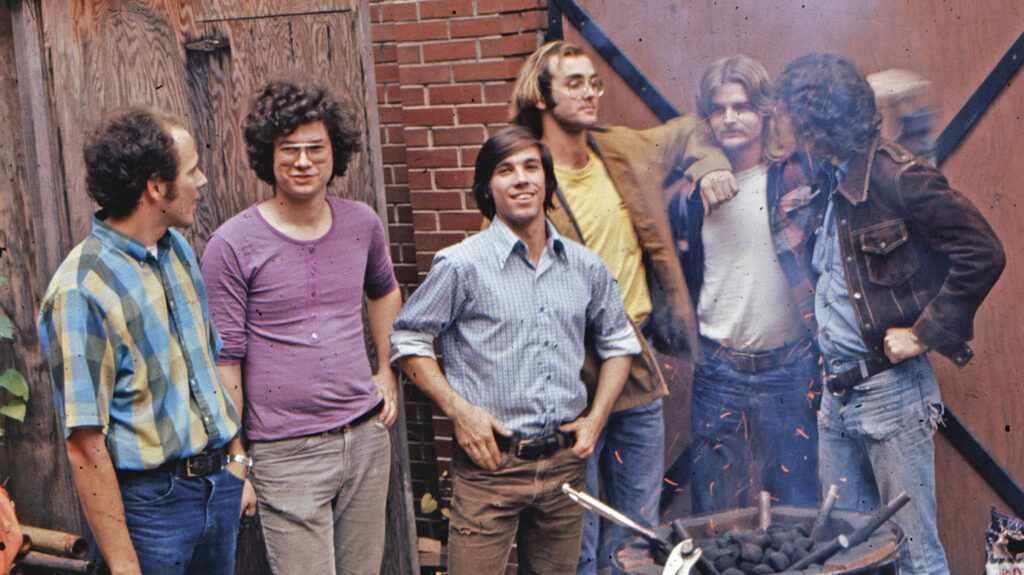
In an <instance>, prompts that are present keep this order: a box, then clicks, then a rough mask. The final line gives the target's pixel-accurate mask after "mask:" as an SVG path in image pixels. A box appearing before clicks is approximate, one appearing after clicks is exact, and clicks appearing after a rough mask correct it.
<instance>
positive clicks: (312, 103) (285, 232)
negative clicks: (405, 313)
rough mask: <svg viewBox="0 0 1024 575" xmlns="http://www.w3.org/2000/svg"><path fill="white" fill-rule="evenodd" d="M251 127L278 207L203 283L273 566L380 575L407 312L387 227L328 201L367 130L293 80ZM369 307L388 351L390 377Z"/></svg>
mask: <svg viewBox="0 0 1024 575" xmlns="http://www.w3.org/2000/svg"><path fill="white" fill-rule="evenodd" d="M244 129H245V140H246V143H247V146H248V154H249V165H250V166H251V167H252V168H253V170H254V171H255V172H256V175H257V176H259V178H260V179H261V180H263V181H265V182H266V183H268V184H270V186H271V187H272V188H273V196H272V197H271V198H269V199H267V200H264V201H262V202H260V203H258V204H256V205H254V206H251V207H250V208H248V209H246V210H245V211H243V212H241V213H239V214H237V215H236V216H234V217H233V218H231V219H230V220H228V221H227V222H225V223H224V225H222V226H221V227H220V228H219V229H218V230H217V231H216V232H215V233H214V235H213V236H212V237H211V238H210V242H209V244H208V245H207V247H206V251H205V253H204V254H203V262H202V271H203V276H204V277H205V279H206V281H207V283H208V285H209V290H210V309H211V314H212V316H213V320H214V323H215V325H216V326H217V329H218V331H219V332H220V333H221V336H222V337H223V338H224V350H223V352H222V353H221V357H220V359H219V360H218V362H217V363H218V366H217V367H218V371H219V372H220V376H221V379H222V381H223V382H224V384H225V386H227V387H228V388H231V389H234V390H237V393H239V394H240V395H241V396H243V397H244V401H243V403H244V408H245V420H244V421H245V434H246V437H247V439H248V441H249V442H250V443H249V452H248V453H249V456H250V457H251V458H252V461H253V467H252V473H251V478H252V485H253V487H255V491H256V495H257V497H258V500H259V508H260V517H261V521H262V525H263V534H264V536H265V538H266V542H267V553H268V558H269V561H270V566H271V568H272V570H273V571H274V573H279V574H280V573H295V574H301V575H309V574H311V573H360V574H366V575H369V574H373V575H376V574H377V573H378V572H379V570H380V563H381V558H382V555H383V546H384V521H385V515H384V508H385V499H386V496H387V488H388V477H389V470H390V461H391V459H390V457H391V455H390V453H391V451H390V438H389V436H388V431H387V428H388V427H390V426H391V424H392V423H393V422H394V420H395V414H396V401H397V385H396V382H395V378H394V374H393V373H392V371H391V368H390V366H389V364H388V354H387V352H386V350H388V349H389V347H390V342H389V341H388V334H389V331H390V328H391V324H392V323H393V322H394V319H395V316H396V315H397V314H398V310H399V309H400V308H401V304H402V299H401V295H400V292H399V291H398V289H397V282H396V281H395V278H394V273H393V270H392V265H391V260H390V258H389V255H388V246H387V242H386V241H385V238H384V228H383V226H382V224H381V222H380V219H379V218H378V217H377V216H376V214H375V213H374V212H373V210H372V209H370V207H369V206H367V205H365V204H362V203H359V202H354V201H349V200H344V199H340V198H335V197H328V196H327V185H328V183H329V182H330V181H331V179H332V178H333V177H334V176H341V175H343V174H344V173H345V169H346V167H347V166H348V161H349V159H350V157H351V155H352V153H353V152H354V151H355V150H357V149H358V147H359V131H358V130H356V129H354V128H353V127H352V125H351V121H350V119H349V117H348V116H347V114H346V113H345V110H344V109H343V107H342V106H341V104H340V103H339V102H338V101H337V100H335V99H334V98H332V97H331V95H330V94H329V93H328V92H327V91H326V90H325V89H323V88H320V87H308V86H304V85H300V84H298V83H294V82H284V81H279V82H272V83H270V84H269V85H267V86H266V87H265V88H264V89H263V91H262V92H261V93H260V94H259V95H258V96H257V98H256V100H255V102H254V103H253V106H252V110H251V112H250V113H249V115H248V116H247V117H246V121H245V128H244ZM364 294H365V296H366V304H367V310H368V314H369V324H370V331H371V336H372V338H373V342H374V344H375V346H376V348H377V349H378V350H384V351H381V352H380V353H378V356H377V365H376V366H375V367H376V374H374V372H373V371H371V366H370V363H369V361H368V359H367V355H366V352H365V346H364V339H363V323H362V302H363V296H364ZM243 389H244V393H242V390H243Z"/></svg>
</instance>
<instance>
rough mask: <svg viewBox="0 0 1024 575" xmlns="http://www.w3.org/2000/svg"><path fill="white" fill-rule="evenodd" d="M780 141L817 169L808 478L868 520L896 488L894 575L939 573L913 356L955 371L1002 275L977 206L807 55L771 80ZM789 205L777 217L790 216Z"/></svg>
mask: <svg viewBox="0 0 1024 575" xmlns="http://www.w3.org/2000/svg"><path fill="white" fill-rule="evenodd" d="M775 90H776V95H777V97H778V100H779V104H780V107H781V108H782V110H783V111H784V112H785V117H787V118H788V119H789V122H790V124H791V127H792V132H793V134H794V136H795V137H796V140H797V142H798V143H800V144H801V145H802V147H804V148H805V149H806V150H808V151H809V152H810V154H811V155H812V156H813V157H815V158H816V160H817V161H818V162H820V163H819V164H818V166H819V167H818V172H817V175H816V177H815V182H814V185H813V190H814V191H815V192H817V200H816V201H813V200H812V201H811V202H810V203H808V205H807V206H806V207H805V208H803V209H811V210H818V212H819V213H818V215H817V217H816V218H813V219H816V220H817V221H818V222H821V225H820V227H818V228H817V231H815V232H814V237H813V238H812V240H811V241H812V246H811V248H810V250H811V254H810V257H809V258H807V261H805V262H803V263H805V264H807V266H808V270H807V273H808V276H809V277H810V278H812V281H814V282H815V287H814V297H815V301H814V315H815V318H816V319H817V323H818V337H817V343H818V346H819V348H820V349H821V353H822V355H823V356H824V359H825V362H824V363H825V369H826V374H827V375H826V376H825V388H826V391H825V393H824V394H823V395H822V402H821V411H820V412H819V414H818V436H819V447H818V457H819V464H818V470H819V477H820V479H821V483H822V487H826V486H828V485H831V484H837V485H839V501H838V503H837V505H838V506H839V507H843V508H853V509H858V510H861V511H864V512H870V511H872V510H873V509H874V508H876V507H877V506H878V504H879V502H886V501H890V500H892V499H893V498H895V497H896V496H897V495H898V494H899V493H900V492H901V491H905V492H906V493H907V495H909V496H910V503H908V504H907V505H906V507H904V508H903V509H902V510H901V511H900V512H899V513H897V514H896V516H895V519H896V522H897V523H899V525H900V527H902V528H903V531H904V533H905V534H906V536H907V537H906V542H907V543H906V546H905V548H904V551H903V553H902V556H901V558H900V564H901V572H902V573H913V574H915V575H917V574H923V573H928V574H932V575H935V574H943V573H949V567H948V566H947V565H946V557H945V554H944V553H943V550H942V544H941V543H940V542H939V534H938V530H937V528H936V522H935V514H936V502H935V446H934V443H933V442H932V436H933V435H934V433H935V429H936V425H937V424H938V422H939V420H940V419H941V412H942V403H941V398H940V396H939V386H938V383H937V382H936V380H935V376H934V375H933V374H932V369H931V366H930V365H929V364H928V360H927V358H926V357H925V352H927V351H929V350H934V351H937V352H939V353H940V354H942V355H944V356H946V357H948V358H949V359H950V360H951V361H953V363H955V364H956V365H958V366H962V365H964V364H966V363H967V362H968V361H970V359H971V357H972V356H973V352H972V351H971V348H970V347H968V345H967V341H968V340H970V339H971V335H972V332H973V327H972V326H973V322H974V314H975V312H976V311H977V309H978V306H980V305H981V302H982V300H984V299H985V296H986V294H988V292H989V290H991V289H992V286H993V285H994V284H995V282H996V280H997V279H998V278H999V275H1000V273H1001V272H1002V270H1003V266H1004V265H1005V261H1006V258H1005V255H1004V253H1003V249H1002V245H1001V244H1000V242H999V239H998V238H997V237H996V234H995V232H994V231H993V230H992V228H991V227H990V226H989V225H988V223H987V222H986V221H985V218H984V217H983V216H982V215H981V213H980V212H979V211H978V209H977V208H976V207H975V206H974V204H972V203H971V201H970V200H969V199H967V197H966V196H965V195H964V194H961V193H960V192H958V191H956V190H954V189H952V188H951V187H950V186H949V183H948V182H947V181H946V178H945V177H944V176H943V175H942V173H941V172H939V171H938V170H937V169H935V167H934V166H932V165H931V164H929V163H928V162H926V161H924V160H922V159H921V158H918V157H916V156H914V155H913V154H911V153H910V152H907V151H906V150H905V149H904V148H902V147H901V146H899V145H898V144H894V143H892V142H889V141H886V140H883V139H881V138H880V137H879V130H878V127H879V124H880V123H881V117H880V115H879V114H878V112H877V111H876V109H875V95H874V92H873V91H872V89H871V86H870V85H869V84H868V82H867V80H866V79H865V78H864V76H863V75H862V74H861V73H860V71H859V70H857V68H856V67H855V66H854V65H853V64H851V63H850V62H848V61H846V60H843V59H842V58H839V57H837V56H834V55H832V54H809V55H807V56H803V57H801V58H798V59H796V60H794V61H793V62H791V63H790V64H789V65H788V66H787V67H786V69H785V70H784V71H783V72H782V74H781V75H780V76H779V78H778V80H777V81H776V86H775ZM792 207H793V206H790V208H792Z"/></svg>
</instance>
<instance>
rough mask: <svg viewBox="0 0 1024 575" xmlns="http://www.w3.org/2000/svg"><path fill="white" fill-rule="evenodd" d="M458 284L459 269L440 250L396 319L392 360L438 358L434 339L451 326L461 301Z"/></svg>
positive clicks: (393, 332) (393, 331)
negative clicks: (435, 352) (417, 357)
mask: <svg viewBox="0 0 1024 575" xmlns="http://www.w3.org/2000/svg"><path fill="white" fill-rule="evenodd" d="M458 284H459V274H458V269H457V268H456V266H455V265H454V264H453V263H452V262H451V260H449V259H448V258H446V257H445V256H444V254H443V252H442V253H439V254H438V255H437V256H435V258H434V262H433V264H431V267H430V273H428V274H427V277H426V279H424V280H423V283H422V284H420V287H419V288H417V289H416V291H415V292H413V294H412V296H411V297H410V298H409V301H407V302H406V303H405V306H403V307H402V311H401V312H400V313H399V314H398V317H397V318H396V319H395V324H394V326H393V329H392V330H391V361H395V360H397V359H399V358H402V357H406V356H412V355H415V356H423V357H433V358H436V355H435V354H434V340H435V339H436V338H437V336H438V335H440V334H441V332H443V331H445V330H446V329H448V328H449V327H450V326H451V324H452V320H453V318H455V317H457V313H458V309H459V308H460V307H461V304H462V302H461V298H460V297H459V295H458V294H459V293H460V290H459V285H458Z"/></svg>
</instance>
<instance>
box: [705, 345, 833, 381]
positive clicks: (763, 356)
mask: <svg viewBox="0 0 1024 575" xmlns="http://www.w3.org/2000/svg"><path fill="white" fill-rule="evenodd" d="M700 343H701V347H702V348H703V349H704V353H705V354H706V355H707V356H709V357H713V358H715V359H717V360H719V361H723V362H725V363H726V364H728V365H729V367H731V368H732V369H734V370H736V371H742V372H743V373H760V372H763V371H768V370H770V369H775V368H777V367H782V366H783V365H786V364H788V363H790V362H792V361H793V360H794V359H795V358H797V357H799V356H800V355H801V354H803V353H804V352H806V351H807V350H808V349H810V347H811V346H812V345H814V344H813V342H812V341H811V340H810V339H809V338H801V339H798V340H796V341H793V342H790V343H787V344H786V345H784V346H782V347H777V348H775V349H767V350H764V351H741V350H738V349H732V348H729V347H725V346H724V345H719V344H718V343H717V342H714V341H712V340H710V339H708V338H706V337H702V338H700Z"/></svg>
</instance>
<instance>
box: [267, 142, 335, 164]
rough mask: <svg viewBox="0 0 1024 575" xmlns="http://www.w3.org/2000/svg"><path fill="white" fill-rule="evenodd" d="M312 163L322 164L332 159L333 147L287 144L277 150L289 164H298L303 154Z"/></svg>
mask: <svg viewBox="0 0 1024 575" xmlns="http://www.w3.org/2000/svg"><path fill="white" fill-rule="evenodd" d="M303 152H305V153H306V157H307V158H309V161H310V162H313V163H315V164H320V163H323V162H326V161H327V159H328V158H330V157H331V147H330V146H328V145H327V144H285V145H283V146H280V147H278V148H277V153H278V154H281V158H282V159H284V160H285V161H287V162H296V161H298V159H299V156H301V155H302V153H303Z"/></svg>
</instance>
